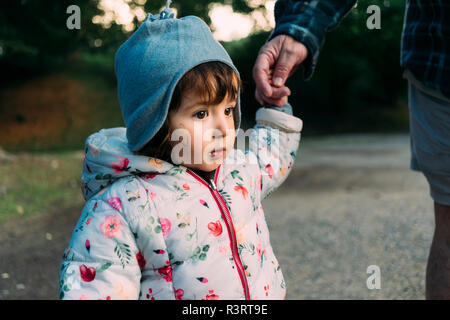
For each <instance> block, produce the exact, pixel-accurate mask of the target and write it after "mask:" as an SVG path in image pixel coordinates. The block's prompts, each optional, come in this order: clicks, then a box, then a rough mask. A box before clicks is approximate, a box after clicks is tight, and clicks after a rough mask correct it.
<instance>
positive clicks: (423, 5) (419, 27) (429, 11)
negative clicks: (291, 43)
mask: <svg viewBox="0 0 450 320" xmlns="http://www.w3.org/2000/svg"><path fill="white" fill-rule="evenodd" d="M356 1H357V0H311V1H304V0H300V1H294V0H278V1H277V2H276V4H275V21H276V26H275V29H274V30H273V32H272V34H271V35H270V36H269V39H268V40H270V39H272V38H274V37H276V36H277V35H280V34H287V35H290V36H292V37H293V38H295V39H296V40H298V41H300V42H302V43H303V44H304V45H305V46H306V47H307V48H308V56H307V58H306V60H305V61H304V63H303V65H304V66H305V80H309V79H310V78H311V76H312V74H313V72H314V69H315V67H316V65H317V61H318V58H319V52H320V50H321V48H322V46H323V43H324V40H325V35H326V33H327V32H328V31H330V30H331V29H333V28H334V27H336V26H337V25H338V24H339V22H340V21H341V20H342V19H343V18H344V17H345V16H346V15H347V14H348V13H349V12H350V10H351V9H352V8H353V6H354V5H355V4H356ZM447 21H450V3H449V2H448V1H447V0H408V1H407V4H406V13H405V22H404V27H403V35H402V50H401V59H400V64H401V66H402V67H403V68H404V69H409V70H410V71H411V72H412V73H413V75H414V77H415V78H416V79H417V80H419V81H420V82H422V83H423V84H424V85H425V86H426V87H428V88H431V89H433V90H436V91H438V92H440V93H442V94H444V95H445V96H447V97H450V41H449V40H450V23H449V22H447Z"/></svg>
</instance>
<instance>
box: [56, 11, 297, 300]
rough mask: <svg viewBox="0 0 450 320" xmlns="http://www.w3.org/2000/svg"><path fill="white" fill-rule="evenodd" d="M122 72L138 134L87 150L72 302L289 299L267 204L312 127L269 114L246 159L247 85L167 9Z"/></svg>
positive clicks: (65, 272)
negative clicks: (242, 129)
mask: <svg viewBox="0 0 450 320" xmlns="http://www.w3.org/2000/svg"><path fill="white" fill-rule="evenodd" d="M115 71H116V75H117V79H118V96H119V101H120V105H121V108H122V114H123V117H124V120H125V124H126V128H112V129H102V130H100V131H99V132H97V133H95V134H93V135H91V136H89V137H88V139H87V141H86V145H85V153H86V156H85V160H84V163H83V173H82V180H83V187H82V189H83V195H84V197H85V199H86V204H85V206H84V208H83V211H82V213H81V217H80V219H79V221H78V223H77V225H76V227H75V229H74V231H73V234H72V239H71V241H70V244H69V245H68V247H67V249H66V250H65V252H64V256H63V261H62V264H61V273H60V283H59V284H60V285H59V293H60V298H61V299H148V300H154V299H207V300H208V299H283V298H284V297H285V292H286V285H285V282H284V280H283V276H282V273H281V270H280V267H279V265H278V262H277V259H276V258H275V255H274V253H273V251H272V247H271V245H270V240H269V231H268V228H267V224H266V221H265V218H264V212H263V209H262V206H261V201H262V200H263V199H264V198H265V197H266V196H267V195H268V194H269V193H270V192H271V191H272V190H274V189H275V188H277V187H278V186H279V185H280V184H281V183H282V182H283V181H284V180H285V179H286V177H287V175H288V173H289V171H290V169H291V168H292V165H293V161H294V157H295V154H296V150H297V148H298V143H299V140H300V131H301V127H302V122H301V120H300V119H298V118H296V117H294V116H292V110H291V108H290V106H289V104H287V103H286V104H285V105H284V106H283V107H282V108H278V107H273V108H260V109H259V110H258V112H257V113H256V122H257V124H256V125H255V128H254V129H253V131H252V133H251V135H250V137H249V147H248V149H247V150H246V151H245V152H243V151H241V150H239V149H234V148H233V145H234V142H235V138H236V131H237V129H238V128H239V124H240V100H239V93H240V87H241V81H240V78H239V73H238V71H237V70H236V68H235V67H234V65H233V63H232V61H231V59H230V57H229V56H228V54H227V53H226V51H225V50H224V49H223V47H222V46H221V45H220V44H219V43H218V42H217V41H215V40H214V39H213V37H212V34H211V32H210V30H209V28H208V26H207V25H206V24H205V23H204V22H203V21H202V20H201V19H199V18H197V17H194V16H188V17H184V18H181V19H175V18H173V14H171V11H170V10H169V9H168V8H167V9H165V10H163V11H162V12H161V14H160V15H148V16H147V18H146V20H145V21H144V23H143V24H142V25H141V26H140V27H139V29H138V30H136V32H135V33H134V34H133V35H132V36H131V37H130V38H129V39H128V40H127V41H126V42H125V43H124V44H123V45H122V46H121V47H120V48H119V50H118V52H117V54H116V60H115ZM286 102H287V99H286Z"/></svg>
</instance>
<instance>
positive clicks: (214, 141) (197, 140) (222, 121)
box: [169, 92, 236, 171]
mask: <svg viewBox="0 0 450 320" xmlns="http://www.w3.org/2000/svg"><path fill="white" fill-rule="evenodd" d="M200 101H201V99H200V97H199V96H198V95H197V94H195V93H193V92H190V93H188V94H185V95H183V97H182V99H181V104H180V107H179V108H178V110H176V111H171V112H170V113H169V126H170V131H171V132H172V134H171V140H172V141H171V144H172V161H174V162H175V163H178V164H182V165H184V166H185V167H188V168H191V169H198V170H202V171H212V170H215V169H217V167H218V166H219V165H220V164H221V163H222V162H223V160H224V159H225V157H226V156H227V154H228V153H229V152H230V151H231V150H232V148H233V146H234V140H235V137H236V132H235V128H234V120H233V111H234V110H233V109H234V107H235V105H236V100H234V101H230V100H229V99H228V97H226V98H225V99H224V100H223V101H222V102H221V103H220V104H218V105H205V104H202V103H201V102H200ZM181 137H182V139H181ZM179 141H181V142H180V143H179ZM174 157H175V158H177V159H174Z"/></svg>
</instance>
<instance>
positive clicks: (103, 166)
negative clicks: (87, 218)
mask: <svg viewBox="0 0 450 320" xmlns="http://www.w3.org/2000/svg"><path fill="white" fill-rule="evenodd" d="M126 135H127V132H126V128H122V127H118V128H110V129H101V130H100V131H99V132H96V133H94V134H92V135H90V136H89V137H88V138H87V139H86V143H85V148H84V152H85V158H84V162H83V169H82V174H81V179H82V184H81V189H82V193H83V197H84V199H85V200H86V201H87V200H89V199H90V198H91V197H93V196H94V195H95V194H97V193H98V192H99V191H100V190H102V189H103V188H105V187H107V186H108V185H110V184H112V183H113V182H114V181H116V180H117V179H119V178H123V177H126V176H132V175H139V174H157V173H164V172H167V171H168V170H169V169H171V168H172V167H173V164H171V163H169V162H166V161H162V160H160V159H156V158H153V157H148V156H143V155H137V154H134V153H133V152H132V151H131V150H130V149H129V147H128V140H127V136H126Z"/></svg>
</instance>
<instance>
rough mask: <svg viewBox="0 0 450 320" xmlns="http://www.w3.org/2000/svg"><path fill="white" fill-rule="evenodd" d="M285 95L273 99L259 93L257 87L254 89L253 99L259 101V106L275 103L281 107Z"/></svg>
mask: <svg viewBox="0 0 450 320" xmlns="http://www.w3.org/2000/svg"><path fill="white" fill-rule="evenodd" d="M285 97H286V96H284V97H281V98H279V99H273V98H269V97H266V96H263V95H261V93H260V92H259V91H258V89H256V90H255V99H256V101H258V102H259V104H260V105H261V106H265V105H277V106H279V107H282V106H283V104H284V100H283V99H285Z"/></svg>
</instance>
